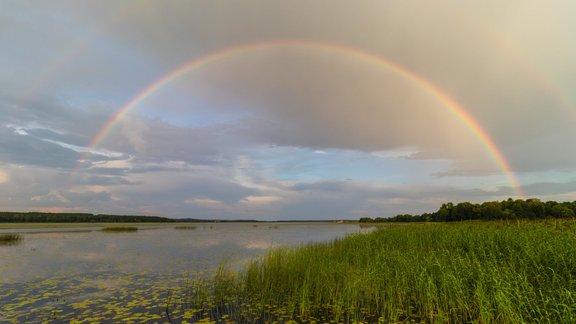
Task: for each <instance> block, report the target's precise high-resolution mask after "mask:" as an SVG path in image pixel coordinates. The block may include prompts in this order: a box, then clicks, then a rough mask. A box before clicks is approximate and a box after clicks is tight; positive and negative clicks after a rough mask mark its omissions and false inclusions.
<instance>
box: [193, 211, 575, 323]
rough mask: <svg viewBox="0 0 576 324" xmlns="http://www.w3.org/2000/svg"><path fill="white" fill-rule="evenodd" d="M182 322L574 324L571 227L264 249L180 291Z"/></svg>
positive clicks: (519, 226) (421, 232)
mask: <svg viewBox="0 0 576 324" xmlns="http://www.w3.org/2000/svg"><path fill="white" fill-rule="evenodd" d="M184 303H185V305H184V306H185V307H186V309H187V312H186V313H185V315H186V317H185V318H187V319H189V320H192V321H199V320H213V321H218V322H226V321H228V320H231V321H234V322H238V323H248V322H272V321H279V322H285V321H297V322H330V321H335V322H345V323H352V322H365V323H377V322H385V323H389V322H404V321H416V322H421V321H423V322H451V323H464V322H466V323H468V322H476V323H496V322H497V323H523V322H540V321H544V322H551V323H569V322H571V323H574V322H576V222H575V221H574V220H554V221H544V222H516V223H503V222H464V223H451V224H411V225H404V226H388V227H385V228H381V229H379V230H376V231H374V232H372V233H369V234H357V235H352V236H348V237H346V238H343V239H338V240H334V241H332V242H328V243H320V244H308V245H304V246H300V247H297V248H279V249H274V250H271V251H270V252H269V253H268V254H267V255H266V256H265V257H262V258H260V259H257V260H254V261H252V262H250V263H249V264H247V266H246V267H245V268H243V269H242V270H241V271H239V272H233V271H231V270H230V269H229V268H227V267H225V266H223V267H221V268H220V269H219V270H218V271H217V272H216V274H215V275H214V276H213V277H212V278H209V279H204V280H197V281H195V282H194V283H192V284H190V286H189V287H188V298H187V299H186V300H185V302H184Z"/></svg>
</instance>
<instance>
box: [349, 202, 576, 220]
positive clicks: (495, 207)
mask: <svg viewBox="0 0 576 324" xmlns="http://www.w3.org/2000/svg"><path fill="white" fill-rule="evenodd" d="M575 216H576V201H573V202H556V201H547V202H543V201H541V200H539V199H526V200H523V199H516V200H514V199H511V198H509V199H507V200H503V201H488V202H483V203H479V204H473V203H470V202H461V203H457V204H454V203H445V204H443V205H442V206H441V207H440V208H439V209H438V210H437V211H436V212H433V213H424V214H421V215H411V214H401V215H396V216H394V217H377V218H370V217H363V218H361V219H360V222H361V223H382V222H455V221H464V220H517V219H546V218H574V217H575Z"/></svg>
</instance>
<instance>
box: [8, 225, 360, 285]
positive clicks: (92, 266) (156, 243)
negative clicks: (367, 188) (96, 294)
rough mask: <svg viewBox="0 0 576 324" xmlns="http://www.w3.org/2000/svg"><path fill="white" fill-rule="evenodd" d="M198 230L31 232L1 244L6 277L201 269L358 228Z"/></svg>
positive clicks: (24, 278)
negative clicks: (6, 245) (14, 242)
mask: <svg viewBox="0 0 576 324" xmlns="http://www.w3.org/2000/svg"><path fill="white" fill-rule="evenodd" d="M196 226H197V228H196V229H195V230H193V231H182V230H175V229H173V227H170V228H163V229H158V230H154V231H138V232H137V233H113V234H110V233H103V232H100V231H95V232H84V233H77V232H76V233H67V232H59V233H42V234H26V238H25V239H24V240H23V244H21V245H20V246H13V247H9V248H5V249H0V265H1V267H0V270H1V272H2V278H0V282H9V281H12V282H17V281H27V280H32V279H34V277H35V276H38V275H40V276H46V277H49V276H53V275H55V274H69V275H75V274H84V273H100V272H112V273H134V274H136V273H141V272H143V271H145V272H150V273H163V272H174V271H187V272H190V273H195V272H197V271H203V270H207V269H213V268H214V267H216V266H218V265H219V264H221V262H223V260H228V261H230V262H232V263H234V264H235V265H237V264H242V263H244V262H245V261H246V260H250V259H252V258H254V257H257V256H260V255H263V254H264V253H265V251H266V250H268V249H269V248H275V247H279V246H285V245H298V244H302V243H306V242H311V241H320V240H331V239H333V238H336V237H342V236H344V235H345V234H347V233H357V232H358V231H359V230H360V228H359V227H358V226H357V225H335V224H229V223H215V224H197V225H196Z"/></svg>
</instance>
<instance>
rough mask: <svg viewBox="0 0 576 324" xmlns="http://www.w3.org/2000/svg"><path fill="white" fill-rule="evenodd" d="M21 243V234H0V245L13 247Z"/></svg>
mask: <svg viewBox="0 0 576 324" xmlns="http://www.w3.org/2000/svg"><path fill="white" fill-rule="evenodd" d="M21 241H22V234H18V233H2V234H0V245H15V244H18V243H19V242H21Z"/></svg>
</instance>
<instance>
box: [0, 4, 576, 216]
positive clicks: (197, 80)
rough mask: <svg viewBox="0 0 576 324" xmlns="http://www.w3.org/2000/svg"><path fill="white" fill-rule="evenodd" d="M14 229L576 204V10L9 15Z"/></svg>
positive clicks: (212, 8) (316, 8)
mask: <svg viewBox="0 0 576 324" xmlns="http://www.w3.org/2000/svg"><path fill="white" fill-rule="evenodd" d="M0 6H1V7H2V10H0V44H1V49H2V51H1V52H2V54H1V55H0V71H1V73H0V210H3V211H46V212H89V213H110V214H130V215H160V216H166V217H173V218H187V217H190V218H204V219H256V220H310V219H318V220H321V219H358V218H360V217H388V216H394V215H397V214H404V213H411V214H420V213H423V212H432V211H435V210H437V209H438V207H439V206H440V205H441V204H442V203H445V202H464V201H469V202H483V201H492V200H504V199H507V198H509V197H510V198H513V199H527V198H538V199H541V200H544V201H547V200H556V201H573V200H576V150H574V148H573V144H574V141H575V140H576V92H575V91H574V89H576V73H575V72H576V60H574V57H576V42H574V41H573V40H574V30H576V19H574V17H573V13H574V12H576V2H574V1H568V0H565V1H560V0H551V1H545V2H543V1H532V0H511V1H505V2H502V1H492V0H487V1H455V0H454V1H443V0H439V1H416V0H402V1H400V0H398V1H394V0H393V1H363V0H357V1H339V0H329V1H328V0H317V1H294V0H291V1H285V0H279V1H265V0H262V1H260V0H248V1H246V0H242V1H239V0H238V1H228V0H220V1H212V0H206V1H201V0H195V1H178V0H166V1H153V0H140V1H101V0H70V1H64V0H54V1H27V0H0Z"/></svg>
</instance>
